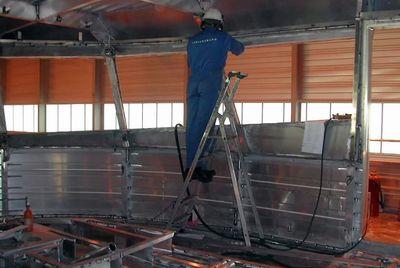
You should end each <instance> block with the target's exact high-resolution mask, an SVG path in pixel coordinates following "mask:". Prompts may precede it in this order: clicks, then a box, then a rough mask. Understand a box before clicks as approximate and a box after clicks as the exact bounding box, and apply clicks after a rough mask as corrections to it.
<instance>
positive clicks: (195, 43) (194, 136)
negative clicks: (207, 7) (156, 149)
mask: <svg viewBox="0 0 400 268" xmlns="http://www.w3.org/2000/svg"><path fill="white" fill-rule="evenodd" d="M229 51H231V52H232V53H233V54H235V55H240V54H241V53H243V51H244V46H243V44H242V43H240V42H238V41H237V40H235V39H234V38H233V37H231V36H230V35H229V34H227V33H225V32H224V31H221V30H218V29H215V28H206V29H205V30H204V31H202V32H200V33H198V34H197V35H195V36H193V37H191V38H190V39H189V41H188V46H187V53H188V65H189V68H190V76H189V84H188V126H187V128H186V167H187V168H189V167H190V165H191V164H192V161H193V159H194V157H195V154H196V151H197V147H198V146H199V143H200V140H201V137H202V136H203V133H204V131H205V129H206V127H207V123H208V120H209V119H210V116H211V114H212V111H213V109H214V106H215V104H216V102H217V99H218V95H219V91H220V90H221V88H222V86H223V85H222V82H223V80H222V79H223V75H224V68H225V63H226V59H227V56H228V52H229Z"/></svg>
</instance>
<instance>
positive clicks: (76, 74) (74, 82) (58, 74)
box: [48, 59, 95, 104]
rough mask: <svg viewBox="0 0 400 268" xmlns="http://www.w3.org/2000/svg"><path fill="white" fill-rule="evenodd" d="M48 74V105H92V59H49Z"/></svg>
mask: <svg viewBox="0 0 400 268" xmlns="http://www.w3.org/2000/svg"><path fill="white" fill-rule="evenodd" d="M49 72H50V74H49V75H50V77H49V78H48V79H49V92H48V103H56V104H58V103H93V91H94V79H95V76H94V60H93V59H51V60H50V66H49Z"/></svg>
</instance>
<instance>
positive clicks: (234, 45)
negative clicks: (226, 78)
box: [229, 35, 244, 56]
mask: <svg viewBox="0 0 400 268" xmlns="http://www.w3.org/2000/svg"><path fill="white" fill-rule="evenodd" d="M229 39H230V42H229V43H230V46H229V51H230V52H232V53H233V54H235V55H236V56H239V55H240V54H242V53H243V51H244V45H243V44H242V43H241V42H239V41H238V40H236V39H235V38H233V37H232V36H230V35H229Z"/></svg>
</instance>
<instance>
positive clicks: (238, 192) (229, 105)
mask: <svg viewBox="0 0 400 268" xmlns="http://www.w3.org/2000/svg"><path fill="white" fill-rule="evenodd" d="M246 77H247V74H244V73H240V72H230V73H229V75H228V77H227V78H226V80H225V86H224V88H223V89H222V90H221V92H220V94H219V97H218V100H217V102H216V105H215V107H214V110H213V112H212V114H211V116H210V119H209V121H208V124H207V127H206V130H205V131H204V134H203V137H202V138H201V141H200V144H199V147H198V148H197V152H196V155H195V157H194V159H193V162H192V165H191V166H190V169H189V171H188V173H187V176H186V178H185V181H184V183H183V187H182V190H181V192H180V194H179V196H178V198H177V201H176V203H175V205H174V207H173V211H172V214H171V217H170V220H169V222H168V225H167V228H171V227H172V224H173V222H174V220H175V217H176V215H177V213H178V211H179V209H180V208H181V207H182V201H183V199H184V197H185V194H186V190H187V188H188V187H189V183H190V180H191V178H192V176H193V173H194V170H195V168H196V166H197V163H198V161H199V159H200V157H201V155H202V152H203V149H204V147H205V145H206V142H207V140H209V139H215V138H218V139H221V141H222V143H223V145H224V150H225V154H226V158H227V162H228V168H229V173H230V176H231V179H232V186H233V192H234V197H235V201H236V206H237V210H238V214H239V220H240V224H241V228H242V231H243V237H244V241H245V245H246V246H247V247H250V246H251V242H250V236H249V231H248V228H247V222H246V218H245V215H244V210H243V202H242V196H243V190H244V189H246V190H247V194H248V197H249V199H250V203H251V207H252V212H253V216H254V219H255V223H256V226H257V231H258V234H259V238H260V239H263V238H264V234H263V230H262V226H261V222H260V217H259V215H258V211H257V207H256V204H255V201H254V196H253V192H252V190H251V185H250V181H249V178H248V174H247V169H246V168H245V162H244V155H243V153H242V151H241V146H240V140H239V138H240V136H239V135H240V134H243V133H242V131H241V126H240V122H239V117H238V115H237V111H236V107H235V104H234V102H233V98H234V97H235V94H236V92H237V90H238V88H239V83H240V81H241V80H242V79H244V78H246ZM235 78H236V79H235ZM233 79H234V80H235V81H234V83H232V80H233ZM222 105H224V108H225V109H224V111H223V112H221V113H220V112H219V110H220V107H222ZM226 119H229V123H230V124H229V128H230V129H231V134H232V136H229V137H228V136H227V131H226V127H227V126H226V125H225V121H226ZM216 120H218V122H219V134H220V136H211V135H210V132H211V131H212V129H213V127H214V125H215V123H216ZM238 130H240V133H239V132H238ZM230 139H232V140H234V145H235V147H236V150H237V161H236V162H237V163H236V167H235V163H234V160H233V155H232V152H231V150H230V147H229V143H228V140H230ZM238 178H239V180H238Z"/></svg>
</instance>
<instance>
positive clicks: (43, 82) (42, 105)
mask: <svg viewBox="0 0 400 268" xmlns="http://www.w3.org/2000/svg"><path fill="white" fill-rule="evenodd" d="M49 77H50V60H49V59H40V71H39V80H40V82H39V83H40V96H39V98H40V99H39V107H38V130H39V132H46V104H47V103H48V99H49V90H50V83H49Z"/></svg>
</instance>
